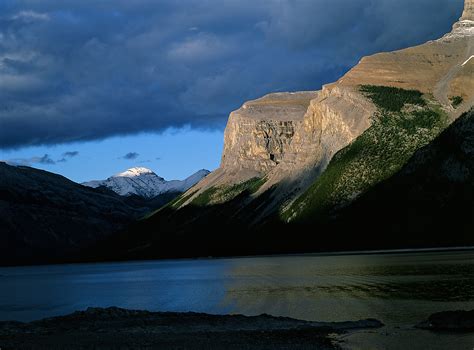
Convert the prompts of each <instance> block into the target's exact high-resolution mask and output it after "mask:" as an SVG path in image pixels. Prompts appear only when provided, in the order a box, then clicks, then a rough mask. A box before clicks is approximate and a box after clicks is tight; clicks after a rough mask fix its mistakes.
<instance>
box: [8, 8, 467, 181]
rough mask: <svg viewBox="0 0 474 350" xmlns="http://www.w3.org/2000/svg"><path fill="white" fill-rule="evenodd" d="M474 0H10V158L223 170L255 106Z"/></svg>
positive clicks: (62, 169) (69, 166)
mask: <svg viewBox="0 0 474 350" xmlns="http://www.w3.org/2000/svg"><path fill="white" fill-rule="evenodd" d="M462 7H463V0H180V1H178V0H133V1H130V0H102V1H97V0H41V1H38V0H1V1H0V160H3V161H7V162H9V163H11V164H23V165H28V166H33V167H37V168H41V169H45V170H48V171H51V172H54V173H59V174H62V175H64V176H66V177H68V178H70V179H72V180H74V181H77V182H83V181H88V180H92V179H105V178H107V177H109V176H111V175H113V174H115V173H118V172H121V171H123V170H125V169H127V168H130V167H133V166H145V167H148V168H150V169H152V170H154V171H155V172H156V173H158V174H159V175H160V176H163V177H165V178H166V179H183V178H185V177H187V176H189V175H191V174H192V173H193V172H195V171H197V170H199V169H203V168H205V169H209V170H213V169H215V168H216V167H218V165H219V162H220V157H221V152H222V148H223V132H224V128H225V125H226V122H227V117H228V115H229V113H230V112H231V111H232V110H235V109H237V108H239V107H240V106H241V105H242V104H243V102H245V101H246V100H250V99H254V98H258V97H260V96H262V95H264V94H267V93H270V92H277V91H301V90H317V89H320V88H321V86H322V85H323V84H325V83H329V82H332V81H335V80H336V79H338V78H339V77H340V76H341V75H343V74H344V73H345V72H346V71H347V70H348V69H350V67H352V66H353V65H355V64H356V63H357V62H358V61H359V60H360V58H361V57H363V56H365V55H369V54H373V53H376V52H380V51H391V50H396V49H400V48H404V47H408V46H413V45H416V44H421V43H424V42H426V41H427V40H431V39H436V38H438V37H440V36H442V35H443V34H444V33H446V32H448V31H450V29H451V26H452V24H453V23H454V22H455V21H456V20H457V19H458V18H459V17H460V16H461V12H462Z"/></svg>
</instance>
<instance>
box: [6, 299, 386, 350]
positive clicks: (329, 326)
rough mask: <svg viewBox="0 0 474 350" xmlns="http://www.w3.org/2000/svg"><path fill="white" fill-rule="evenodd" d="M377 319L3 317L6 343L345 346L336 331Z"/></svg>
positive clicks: (106, 312)
mask: <svg viewBox="0 0 474 350" xmlns="http://www.w3.org/2000/svg"><path fill="white" fill-rule="evenodd" d="M383 326H384V325H383V323H382V322H380V321H378V320H375V319H366V320H360V321H347V322H311V321H303V320H297V319H293V318H288V317H274V316H270V315H266V314H263V315H260V316H243V315H210V314H203V313H193V312H187V313H176V312H149V311H140V310H127V309H121V308H117V307H109V308H88V309H87V310H85V311H76V312H74V313H72V314H69V315H66V316H59V317H52V318H45V319H42V320H39V321H32V322H29V323H23V322H15V321H6V322H0V347H3V348H5V349H9V348H13V349H49V348H55V349H63V348H64V349H66V348H67V349H89V348H90V349H116V348H120V349H151V348H153V349H222V348H227V349H259V350H260V349H310V348H311V349H324V350H333V349H340V346H339V345H338V340H336V339H334V337H333V335H339V334H346V333H350V332H356V331H358V330H368V329H378V328H381V327H383Z"/></svg>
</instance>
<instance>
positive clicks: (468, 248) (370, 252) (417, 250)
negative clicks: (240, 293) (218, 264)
mask: <svg viewBox="0 0 474 350" xmlns="http://www.w3.org/2000/svg"><path fill="white" fill-rule="evenodd" d="M468 251H474V246H465V247H463V246H456V247H435V248H400V249H377V250H354V251H351V250H342V251H334V252H331V251H328V252H314V253H287V254H261V255H235V256H208V257H194V258H163V259H143V260H140V259H131V260H104V261H83V262H80V261H78V262H71V261H68V262H57V263H56V262H54V263H38V264H25V265H0V270H1V269H8V268H16V267H36V266H56V265H65V266H67V265H95V264H107V263H116V264H117V263H124V264H126V263H144V262H161V261H163V262H167V261H200V260H209V261H212V260H226V259H254V258H278V257H324V256H351V255H353V256H358V255H396V254H411V253H443V252H468ZM0 277H4V275H2V274H0Z"/></svg>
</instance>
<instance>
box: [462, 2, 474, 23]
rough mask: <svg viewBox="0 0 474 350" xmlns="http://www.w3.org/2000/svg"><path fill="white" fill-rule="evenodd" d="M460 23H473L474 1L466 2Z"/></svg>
mask: <svg viewBox="0 0 474 350" xmlns="http://www.w3.org/2000/svg"><path fill="white" fill-rule="evenodd" d="M461 21H474V0H466V1H465V4H464V12H463V14H462V17H461Z"/></svg>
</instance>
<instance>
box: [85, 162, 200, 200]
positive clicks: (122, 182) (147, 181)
mask: <svg viewBox="0 0 474 350" xmlns="http://www.w3.org/2000/svg"><path fill="white" fill-rule="evenodd" d="M208 174H209V171H207V170H199V171H198V172H196V173H195V174H193V175H191V176H189V177H188V178H186V179H185V180H182V181H180V180H172V181H166V180H165V179H163V178H162V177H159V176H158V175H156V174H155V173H154V172H153V171H152V170H150V169H148V168H143V167H135V168H130V169H128V170H126V171H124V172H122V173H119V174H117V175H114V176H111V177H109V178H108V179H107V180H102V181H90V182H85V183H83V185H84V186H89V187H93V188H97V187H101V186H104V187H107V188H109V189H111V190H112V191H114V192H116V193H118V194H120V195H122V196H131V195H138V196H141V197H145V198H153V197H156V196H158V195H160V194H162V193H167V192H185V191H187V190H188V189H189V188H191V187H192V186H194V185H195V184H197V183H198V182H199V181H201V180H202V179H203V178H204V177H206V176H207V175H208Z"/></svg>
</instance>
